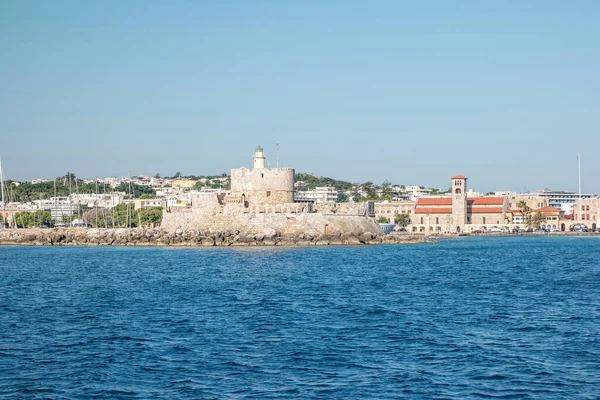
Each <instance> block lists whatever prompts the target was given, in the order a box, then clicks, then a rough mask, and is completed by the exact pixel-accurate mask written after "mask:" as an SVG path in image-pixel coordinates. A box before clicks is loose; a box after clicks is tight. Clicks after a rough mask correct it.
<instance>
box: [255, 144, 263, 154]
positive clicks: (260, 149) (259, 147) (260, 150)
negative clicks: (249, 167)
mask: <svg viewBox="0 0 600 400" xmlns="http://www.w3.org/2000/svg"><path fill="white" fill-rule="evenodd" d="M256 152H257V153H262V152H263V148H262V147H261V146H260V144H259V145H258V147H257V148H256Z"/></svg>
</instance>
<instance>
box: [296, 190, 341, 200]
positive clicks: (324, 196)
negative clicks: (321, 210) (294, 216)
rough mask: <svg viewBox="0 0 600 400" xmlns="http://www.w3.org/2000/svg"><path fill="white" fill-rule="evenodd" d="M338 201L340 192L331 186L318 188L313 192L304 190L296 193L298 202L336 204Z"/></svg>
mask: <svg viewBox="0 0 600 400" xmlns="http://www.w3.org/2000/svg"><path fill="white" fill-rule="evenodd" d="M337 199H338V191H337V189H336V188H334V187H331V186H322V187H317V188H315V189H313V190H304V191H298V192H296V196H295V201H296V202H302V201H306V202H313V203H316V204H320V203H335V202H336V200H337Z"/></svg>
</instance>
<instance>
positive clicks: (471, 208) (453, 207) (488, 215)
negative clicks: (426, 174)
mask: <svg viewBox="0 0 600 400" xmlns="http://www.w3.org/2000/svg"><path fill="white" fill-rule="evenodd" d="M451 181H452V182H451V184H452V186H451V187H452V189H451V190H452V194H451V195H450V196H443V197H421V198H419V199H418V200H417V202H416V204H415V209H414V213H413V217H412V218H411V226H410V227H409V230H412V231H413V232H438V233H440V232H454V233H461V232H473V231H474V230H477V229H484V230H485V229H487V228H488V227H490V228H500V227H504V226H505V225H507V224H508V223H509V220H508V217H507V215H506V211H507V209H508V202H507V199H506V197H502V196H492V197H468V195H467V193H468V188H467V178H466V177H465V176H463V175H456V176H453V177H452V178H451Z"/></svg>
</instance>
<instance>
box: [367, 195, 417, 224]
mask: <svg viewBox="0 0 600 400" xmlns="http://www.w3.org/2000/svg"><path fill="white" fill-rule="evenodd" d="M414 208H415V202H414V201H410V200H405V201H390V202H387V201H382V202H380V203H375V218H381V217H384V218H387V219H388V220H389V221H390V222H394V217H395V216H396V215H397V214H408V215H411V216H412V213H413V211H414Z"/></svg>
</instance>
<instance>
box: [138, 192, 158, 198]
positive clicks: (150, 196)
mask: <svg viewBox="0 0 600 400" xmlns="http://www.w3.org/2000/svg"><path fill="white" fill-rule="evenodd" d="M155 198H156V193H142V194H141V195H140V199H155Z"/></svg>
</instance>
